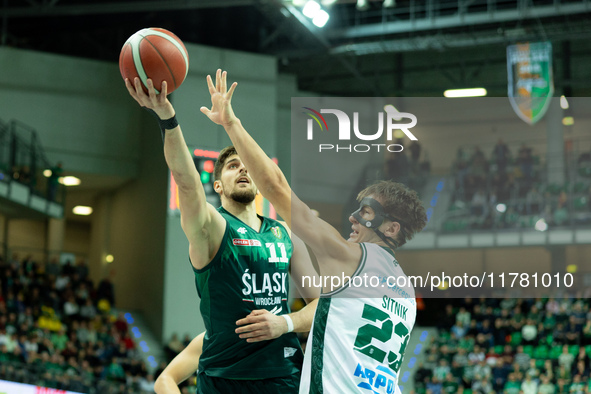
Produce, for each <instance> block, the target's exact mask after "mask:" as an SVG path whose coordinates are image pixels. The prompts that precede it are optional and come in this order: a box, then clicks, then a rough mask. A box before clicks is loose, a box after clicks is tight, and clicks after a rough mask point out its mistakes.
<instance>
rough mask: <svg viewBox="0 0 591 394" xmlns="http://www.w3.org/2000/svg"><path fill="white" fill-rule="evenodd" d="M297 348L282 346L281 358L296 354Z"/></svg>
mask: <svg viewBox="0 0 591 394" xmlns="http://www.w3.org/2000/svg"><path fill="white" fill-rule="evenodd" d="M297 351H298V350H297V349H296V348H295V347H284V348H283V358H288V357H291V356H293V355H294V354H296V352H297Z"/></svg>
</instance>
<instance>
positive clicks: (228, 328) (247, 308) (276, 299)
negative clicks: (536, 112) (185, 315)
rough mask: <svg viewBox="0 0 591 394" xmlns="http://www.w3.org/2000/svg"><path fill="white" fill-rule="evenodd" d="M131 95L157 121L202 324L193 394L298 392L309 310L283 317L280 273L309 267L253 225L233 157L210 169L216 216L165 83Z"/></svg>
mask: <svg viewBox="0 0 591 394" xmlns="http://www.w3.org/2000/svg"><path fill="white" fill-rule="evenodd" d="M125 83H126V86H127V89H128V91H129V93H130V95H131V96H132V97H133V98H134V99H135V100H136V101H137V102H138V103H139V104H140V105H141V106H142V107H145V108H147V109H149V110H151V111H152V112H153V113H154V114H155V115H156V116H157V117H158V119H159V123H160V127H161V130H162V133H163V137H164V155H165V158H166V162H167V164H168V166H169V168H170V170H171V171H172V175H173V177H174V180H175V182H176V184H177V186H178V195H179V201H180V204H179V206H180V210H181V226H182V228H183V231H184V232H185V235H186V236H187V238H188V240H189V257H190V261H191V264H192V266H193V271H194V275H195V284H196V286H197V291H198V293H199V295H200V297H201V302H200V310H201V313H202V315H203V320H204V322H205V328H206V333H205V336H204V338H203V353H202V354H201V357H200V360H199V371H198V384H197V385H198V389H197V392H198V393H208V394H210V393H222V394H227V393H293V392H297V390H298V383H299V377H300V370H301V364H302V358H303V354H302V350H301V348H300V346H299V342H298V339H297V337H296V334H295V332H305V331H309V330H310V327H311V324H312V318H313V315H314V310H315V307H316V300H315V299H314V297H313V295H310V294H306V295H304V297H305V299H306V301H307V302H309V304H308V305H307V306H306V307H305V308H303V309H302V310H300V311H298V312H296V313H290V311H289V306H288V304H287V300H288V292H289V281H288V278H287V273H288V270H289V265H290V263H291V265H292V266H293V267H292V268H291V270H292V272H293V271H294V270H309V269H310V268H311V267H312V264H311V261H310V257H309V255H308V253H307V250H306V247H305V245H304V244H303V243H302V241H300V240H298V239H297V238H295V237H294V238H293V247H292V239H290V231H289V229H288V228H287V227H286V226H284V224H282V223H280V222H277V221H275V220H272V219H269V218H265V217H262V216H259V215H257V213H256V207H255V203H254V199H255V196H256V194H257V192H258V191H257V188H256V186H255V184H254V183H253V181H252V179H251V178H250V175H249V173H248V171H247V170H246V168H245V166H244V164H243V163H242V161H241V159H240V157H239V156H238V155H237V154H236V151H235V150H233V148H231V147H229V148H226V149H224V150H223V151H222V152H220V156H219V158H218V160H217V162H216V166H215V170H214V176H215V183H214V189H215V191H216V192H217V193H218V194H219V195H220V198H221V202H222V206H221V207H220V208H219V209H215V208H214V207H213V206H212V205H210V204H208V203H207V202H206V199H205V192H204V190H203V185H202V184H201V181H200V175H199V173H198V172H197V169H196V168H195V165H194V163H193V160H192V157H191V155H190V153H189V150H188V148H187V145H186V143H185V140H184V138H183V134H182V132H181V128H180V126H179V125H178V123H177V122H176V117H175V110H174V108H173V106H172V104H171V103H170V102H169V101H168V99H167V97H166V83H165V82H163V85H162V92H161V93H160V94H156V92H155V90H154V86H153V83H152V81H151V80H148V82H147V84H148V94H146V93H144V91H143V90H142V87H141V83H140V81H139V79H138V78H136V79H135V81H133V84H132V82H131V81H129V80H126V81H125Z"/></svg>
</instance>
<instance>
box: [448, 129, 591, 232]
mask: <svg viewBox="0 0 591 394" xmlns="http://www.w3.org/2000/svg"><path fill="white" fill-rule="evenodd" d="M587 156H590V157H591V155H590V154H585V153H583V154H581V155H580V157H579V159H578V161H577V163H576V164H575V165H576V166H578V167H577V169H573V171H568V170H567V171H566V172H569V173H572V174H573V175H572V176H571V178H572V179H571V181H570V182H566V183H561V184H557V183H552V182H548V181H547V177H546V176H544V175H543V173H544V170H543V167H542V165H541V164H540V158H539V156H537V155H535V154H534V152H533V149H532V148H531V147H529V146H527V145H526V144H525V143H524V144H521V146H520V147H519V148H518V149H517V152H513V153H512V152H511V149H510V148H509V146H508V145H507V144H506V143H505V142H504V141H503V140H502V139H499V140H498V142H497V144H496V145H495V146H494V147H493V149H492V152H491V153H490V156H489V157H488V158H487V156H486V155H485V153H484V152H483V151H482V150H481V149H480V147H478V146H475V147H474V148H473V149H472V151H471V152H470V153H468V150H467V149H465V148H459V149H458V152H457V155H456V159H455V162H454V164H453V174H454V178H455V188H454V196H453V198H452V204H451V206H450V215H449V216H450V218H452V219H451V220H449V221H448V226H445V225H444V230H452V231H453V230H457V229H459V230H467V229H490V228H516V227H528V228H533V227H534V225H535V223H536V222H537V221H538V220H539V219H543V220H544V223H546V224H547V225H549V226H561V225H567V224H571V223H574V224H577V223H579V222H581V223H589V222H591V215H589V212H591V172H589V173H587V172H586V171H585V169H586V166H588V167H589V169H590V170H591V160H587V159H586V157H587ZM575 170H576V171H575ZM454 211H455V212H454ZM462 216H469V217H470V219H471V220H470V221H467V222H465V221H463V220H462V219H461V217H462ZM454 217H456V218H460V219H459V220H454V219H453V218H454ZM458 222H459V223H464V222H465V223H464V225H463V226H457V225H455V224H457V223H458Z"/></svg>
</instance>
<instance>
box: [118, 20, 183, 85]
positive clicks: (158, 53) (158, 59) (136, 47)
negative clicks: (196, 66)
mask: <svg viewBox="0 0 591 394" xmlns="http://www.w3.org/2000/svg"><path fill="white" fill-rule="evenodd" d="M119 70H120V71H121V76H122V77H123V79H124V80H125V78H129V80H130V81H131V83H133V80H134V78H136V77H139V78H140V81H141V82H142V87H143V88H144V91H145V92H146V93H147V92H148V90H147V88H146V86H147V85H146V83H147V80H148V78H150V79H152V82H154V88H155V89H156V92H157V93H160V90H161V87H162V81H166V83H167V85H168V88H167V92H168V93H172V92H173V91H175V90H176V89H178V87H179V86H181V84H182V83H183V81H184V80H185V77H186V76H187V72H188V71H189V54H188V53H187V49H186V48H185V45H184V44H183V42H182V41H181V40H180V39H179V38H178V37H177V36H176V35H174V34H173V33H171V32H170V31H168V30H165V29H160V28H157V27H150V28H148V29H142V30H140V31H138V32H137V33H135V34H134V35H132V36H131V37H129V38H128V39H127V41H125V44H123V48H121V54H120V55H119Z"/></svg>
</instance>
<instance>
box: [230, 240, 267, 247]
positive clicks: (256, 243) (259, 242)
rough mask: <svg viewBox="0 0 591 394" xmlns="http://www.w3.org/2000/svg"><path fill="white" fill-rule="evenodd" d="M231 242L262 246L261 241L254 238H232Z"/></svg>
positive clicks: (238, 244) (241, 244) (239, 244)
mask: <svg viewBox="0 0 591 394" xmlns="http://www.w3.org/2000/svg"><path fill="white" fill-rule="evenodd" d="M232 244H234V245H236V246H262V244H261V241H259V240H256V239H241V238H233V239H232Z"/></svg>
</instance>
